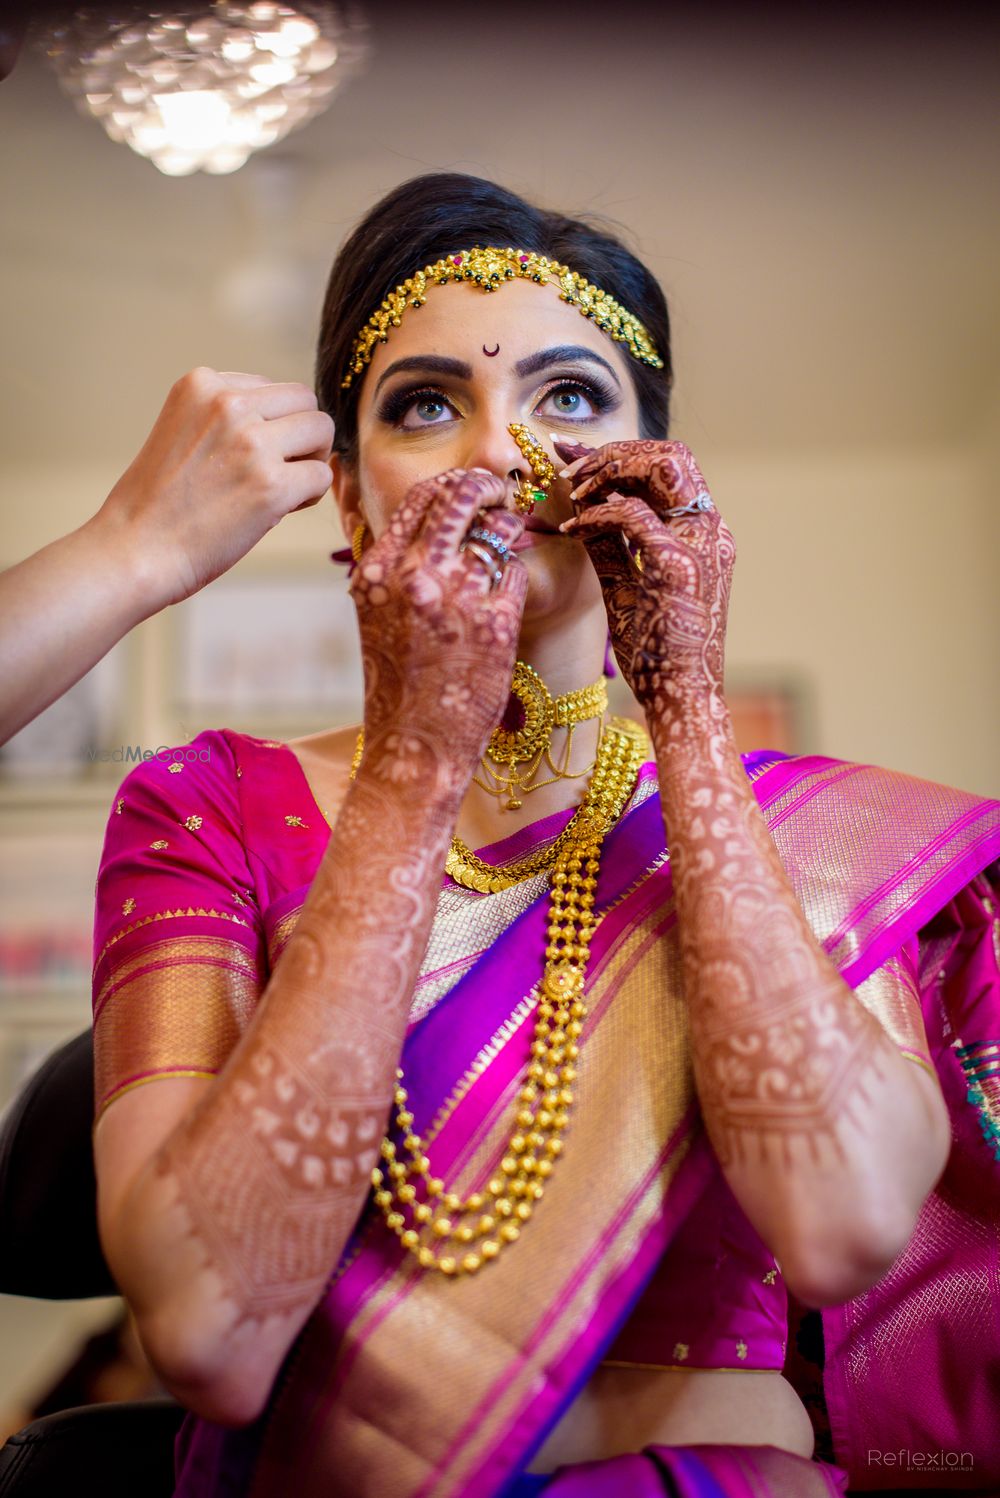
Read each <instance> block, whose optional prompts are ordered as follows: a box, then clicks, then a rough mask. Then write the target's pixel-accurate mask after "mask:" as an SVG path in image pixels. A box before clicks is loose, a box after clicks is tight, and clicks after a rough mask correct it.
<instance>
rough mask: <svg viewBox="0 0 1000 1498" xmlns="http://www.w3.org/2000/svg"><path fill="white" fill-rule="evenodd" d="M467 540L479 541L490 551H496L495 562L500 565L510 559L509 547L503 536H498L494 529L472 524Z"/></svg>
mask: <svg viewBox="0 0 1000 1498" xmlns="http://www.w3.org/2000/svg"><path fill="white" fill-rule="evenodd" d="M468 540H469V541H479V542H480V543H481V544H482V545H483V546H488V547H489V548H490V550H491V551H494V552H496V558H497V562H498V563H499V564H500V565H501V566H502V565H503V563H505V562H509V561H510V558H511V550H510V547H509V546H508V545H507V542H506V541H505V540H504V538H503V536H498V535H497V533H496V531H492V530H488V529H487V527H486V526H484V525H474V526H473V527H472V529H471V530H470V531H469V535H468Z"/></svg>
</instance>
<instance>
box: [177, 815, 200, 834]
mask: <svg viewBox="0 0 1000 1498" xmlns="http://www.w3.org/2000/svg"><path fill="white" fill-rule="evenodd" d="M202 821H203V818H202V817H197V816H192V817H188V818H187V820H186V821H184V822H182V823H181V826H182V827H186V828H187V830H188V832H197V831H198V828H199V827H200V826H201V824H202Z"/></svg>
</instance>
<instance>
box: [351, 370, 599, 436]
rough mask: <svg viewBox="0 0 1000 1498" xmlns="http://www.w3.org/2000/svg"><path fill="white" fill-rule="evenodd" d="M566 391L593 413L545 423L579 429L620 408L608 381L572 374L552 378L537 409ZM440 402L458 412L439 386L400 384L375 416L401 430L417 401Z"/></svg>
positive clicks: (538, 399) (560, 415)
mask: <svg viewBox="0 0 1000 1498" xmlns="http://www.w3.org/2000/svg"><path fill="white" fill-rule="evenodd" d="M564 391H569V392H571V393H573V394H580V395H582V396H584V398H585V399H586V400H587V401H588V402H589V403H590V405H591V407H592V412H591V414H590V415H589V416H571V415H569V414H568V413H565V412H563V413H558V414H555V413H550V414H549V415H547V416H546V418H545V419H546V420H547V421H563V422H566V423H568V424H571V425H573V426H582V425H585V424H587V423H589V422H594V421H598V420H599V419H600V418H601V417H602V416H604V415H606V414H607V413H608V412H610V411H615V410H617V409H618V407H619V406H620V405H621V394H620V392H619V391H618V389H617V388H616V386H615V385H614V384H612V382H611V381H605V380H604V379H602V378H600V377H599V376H596V375H589V374H588V375H587V376H585V377H584V376H581V375H578V374H571V373H569V372H568V371H567V372H566V373H564V374H557V375H554V376H553V377H552V378H551V379H550V380H548V381H547V382H546V385H545V386H544V388H543V389H541V390H540V391H539V392H538V394H537V396H536V405H541V404H542V402H543V401H545V400H547V399H548V398H549V397H550V396H552V395H557V394H562V393H563V392H564ZM421 400H425V401H440V402H442V403H443V404H444V405H446V406H451V407H452V409H453V410H454V409H457V407H456V403H455V400H454V398H453V397H452V396H451V395H449V394H448V393H447V392H446V391H445V390H443V389H442V388H441V386H440V385H428V384H417V385H415V384H403V385H398V386H396V388H395V389H391V390H387V391H386V392H385V394H384V395H382V396H381V398H380V400H379V401H378V404H377V406H376V413H375V414H376V416H377V417H378V419H379V421H381V422H383V423H385V425H386V426H392V427H396V428H401V427H402V421H403V418H404V417H405V416H406V415H407V413H408V412H409V411H410V410H411V408H412V407H413V406H414V405H415V404H416V402H417V401H421ZM447 424H448V423H447V422H436V421H428V422H422V423H420V424H419V425H418V426H416V427H409V428H406V429H405V430H409V431H422V430H426V428H428V427H432V426H446V425H447Z"/></svg>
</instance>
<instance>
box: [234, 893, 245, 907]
mask: <svg viewBox="0 0 1000 1498" xmlns="http://www.w3.org/2000/svg"><path fill="white" fill-rule="evenodd" d="M233 899H234V900H235V901H236V903H237V905H245V904H246V903H247V902H246V901H245V900H244V898H243V896H242V895H237V894H234V895H233Z"/></svg>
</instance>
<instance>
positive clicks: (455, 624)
mask: <svg viewBox="0 0 1000 1498" xmlns="http://www.w3.org/2000/svg"><path fill="white" fill-rule="evenodd" d="M505 495H506V485H505V483H504V481H503V480H502V479H499V478H496V477H494V475H493V474H491V473H488V472H487V471H486V470H485V469H479V468H473V469H458V468H456V469H452V470H450V471H449V472H448V473H444V474H441V475H439V476H438V477H437V478H433V479H425V480H423V481H422V482H421V483H419V484H416V485H414V487H413V488H412V489H411V490H410V492H409V494H408V495H407V496H406V499H405V500H404V501H403V503H402V504H401V505H400V507H399V509H398V510H397V511H396V513H395V514H394V515H393V517H392V520H391V521H390V523H389V525H388V527H387V529H386V530H385V531H384V532H383V534H382V535H381V536H380V537H379V538H378V540H377V541H375V542H373V543H372V544H370V545H369V546H368V547H366V549H365V550H364V552H363V554H362V557H361V561H360V563H359V565H358V566H357V567H356V568H355V570H354V574H353V577H352V579H351V592H352V594H353V597H354V602H355V605H356V607H357V611H358V624H359V629H360V634H361V652H362V658H363V662H364V673H365V720H364V726H365V760H366V761H367V763H368V765H369V766H371V767H373V768H374V769H375V771H376V773H377V774H379V775H380V776H381V777H383V778H385V779H388V780H390V781H394V782H396V783H397V784H401V785H412V787H413V789H414V790H417V789H419V788H421V787H423V788H434V789H436V790H438V791H442V792H451V791H455V792H458V793H462V794H464V791H465V789H466V787H467V784H468V780H469V779H470V778H471V775H472V773H473V770H474V768H475V765H476V763H477V761H478V760H479V759H480V757H481V756H482V754H483V751H484V750H485V748H486V742H487V740H488V738H489V736H490V734H491V733H492V731H493V729H494V728H495V727H496V726H497V724H498V723H499V721H500V719H501V717H502V715H503V710H504V707H505V706H506V703H507V699H508V696H509V693H510V682H511V676H512V674H513V669H514V659H515V655H516V650H517V640H518V635H519V632H520V625H521V613H522V610H523V608H524V598H525V593H526V591H527V586H528V575H527V571H526V569H525V566H524V563H523V562H522V561H521V560H520V559H519V558H518V557H517V556H516V555H513V556H511V557H510V559H509V561H508V562H507V563H506V564H505V566H504V568H503V579H502V581H501V582H500V583H498V584H497V586H496V587H495V588H494V587H493V586H492V585H491V579H490V574H489V572H488V570H487V568H486V566H485V564H484V563H483V562H482V561H481V560H480V559H479V558H478V557H477V556H476V555H475V554H474V553H473V552H471V551H464V552H463V551H462V550H460V547H461V544H462V542H463V541H464V540H465V538H466V535H467V534H468V531H469V528H470V526H472V525H473V524H475V523H476V520H477V517H478V516H480V512H482V514H483V516H484V517H485V523H486V526H487V528H488V529H490V530H492V531H494V532H495V533H496V534H497V535H498V536H500V537H501V538H502V540H503V541H505V542H506V543H507V545H508V546H509V545H510V544H511V543H512V542H513V541H515V540H516V539H517V537H518V536H520V534H521V532H522V530H523V529H524V521H523V519H522V517H521V516H520V515H518V514H515V513H513V512H511V511H509V510H506V509H505V508H504V507H503V506H504V500H505Z"/></svg>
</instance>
